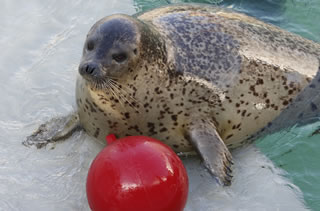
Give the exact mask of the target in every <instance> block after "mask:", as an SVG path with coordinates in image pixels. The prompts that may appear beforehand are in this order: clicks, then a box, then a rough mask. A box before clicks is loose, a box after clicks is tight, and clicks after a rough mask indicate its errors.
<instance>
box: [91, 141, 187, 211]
mask: <svg viewBox="0 0 320 211" xmlns="http://www.w3.org/2000/svg"><path fill="white" fill-rule="evenodd" d="M107 139H108V141H109V140H110V136H108V137H107ZM187 195H188V176H187V172H186V170H185V168H184V166H183V164H182V162H181V160H180V158H179V157H178V156H177V155H176V154H175V153H174V152H173V151H172V149H171V148H169V147H168V146H166V145H165V144H163V143H161V142H160V141H158V140H155V139H152V138H150V137H145V136H129V137H125V138H122V139H119V140H117V141H115V142H113V143H112V144H110V145H109V146H107V147H105V148H104V149H103V150H102V151H101V152H100V153H99V154H98V155H97V157H96V158H95V160H94V161H93V162H92V164H91V167H90V170H89V173H88V177H87V198H88V202H89V205H90V208H91V209H92V210H94V211H100V210H101V211H109V210H110V211H113V210H114V211H126V210H128V211H182V210H183V209H184V207H185V204H186V201H187Z"/></svg>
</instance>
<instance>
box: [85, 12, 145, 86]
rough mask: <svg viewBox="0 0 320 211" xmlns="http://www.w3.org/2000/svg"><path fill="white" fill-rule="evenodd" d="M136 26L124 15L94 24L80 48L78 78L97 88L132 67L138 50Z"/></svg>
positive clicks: (134, 21) (132, 19)
mask: <svg viewBox="0 0 320 211" xmlns="http://www.w3.org/2000/svg"><path fill="white" fill-rule="evenodd" d="M139 24H140V23H139V22H138V21H137V20H136V19H134V18H132V17H130V16H127V15H112V16H108V17H105V18H103V19H101V20H100V21H98V22H97V23H96V24H94V25H93V26H92V28H91V29H90V31H89V33H88V35H87V39H86V41H85V45H84V48H83V55H82V59H81V63H80V66H79V73H80V74H81V76H82V77H83V78H84V79H86V80H87V81H88V82H90V83H92V84H93V85H99V84H102V83H103V82H104V81H106V80H107V79H108V78H112V79H115V78H119V77H121V76H122V75H124V74H126V73H127V72H128V71H130V68H131V69H132V68H134V67H135V65H136V64H137V60H138V58H139V54H140V50H141V49H140V44H139V43H140V37H141V36H140V31H139V28H141V27H139ZM96 87H97V86H96Z"/></svg>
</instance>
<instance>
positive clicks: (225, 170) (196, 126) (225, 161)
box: [188, 120, 233, 185]
mask: <svg viewBox="0 0 320 211" xmlns="http://www.w3.org/2000/svg"><path fill="white" fill-rule="evenodd" d="M188 136H189V141H190V142H191V143H192V144H193V146H194V147H195V148H196V150H197V151H198V152H199V154H200V156H201V157H202V159H203V161H204V164H205V166H206V167H207V168H208V170H209V171H210V173H211V174H213V175H214V176H216V177H217V179H218V180H219V182H220V183H222V184H224V185H230V184H231V179H232V175H231V174H232V170H231V165H232V164H233V162H232V156H231V153H230V152H229V150H228V148H227V147H226V145H225V144H224V142H223V141H222V139H221V138H220V135H219V134H218V133H217V131H216V128H215V126H214V124H213V123H211V122H209V121H205V120H201V121H196V122H193V124H192V125H191V126H190V128H189V131H188Z"/></svg>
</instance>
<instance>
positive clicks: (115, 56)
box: [112, 53, 127, 63]
mask: <svg viewBox="0 0 320 211" xmlns="http://www.w3.org/2000/svg"><path fill="white" fill-rule="evenodd" d="M112 59H114V60H115V61H116V62H118V63H121V62H124V61H125V60H126V59H127V55H126V54H125V53H117V54H113V55H112Z"/></svg>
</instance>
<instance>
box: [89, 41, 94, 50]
mask: <svg viewBox="0 0 320 211" xmlns="http://www.w3.org/2000/svg"><path fill="white" fill-rule="evenodd" d="M87 49H88V51H92V50H93V49H94V42H93V40H89V41H88V42H87Z"/></svg>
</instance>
